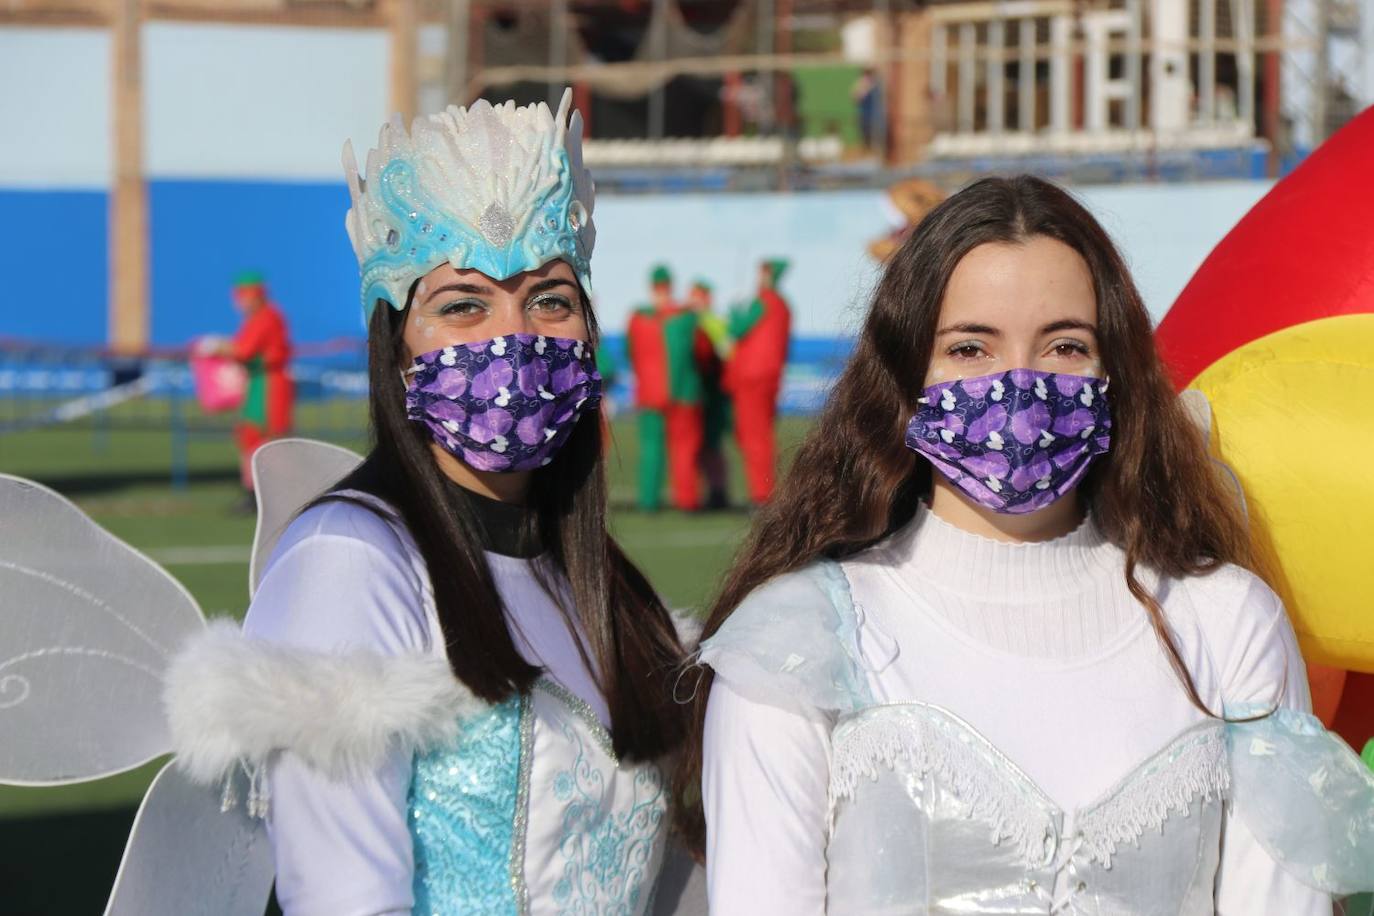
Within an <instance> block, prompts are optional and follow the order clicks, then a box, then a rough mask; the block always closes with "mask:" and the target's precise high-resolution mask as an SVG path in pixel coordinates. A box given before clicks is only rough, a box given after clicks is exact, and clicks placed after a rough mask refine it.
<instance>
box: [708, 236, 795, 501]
mask: <svg viewBox="0 0 1374 916" xmlns="http://www.w3.org/2000/svg"><path fill="white" fill-rule="evenodd" d="M786 270H787V262H786V261H783V260H776V259H774V260H767V261H763V262H762V263H761V264H759V288H758V293H757V294H756V295H755V297H754V299H753V301H752V302H750V303H749V304H748V305H747V306H744V307H742V308H736V309H734V310H733V311H732V313H731V315H730V336H731V337H732V338H733V339H734V341H735V348H734V351H733V353H732V355H731V357H730V361H729V363H727V365H726V369H725V379H724V385H725V390H726V391H727V392H729V394H730V396H731V398H732V399H733V401H734V405H735V438H736V439H737V440H738V442H739V450H740V454H741V455H742V456H743V458H744V473H745V479H746V480H747V482H748V485H749V499H750V501H751V502H753V503H754V504H755V505H762V504H763V503H766V502H767V501H768V499H769V497H771V496H772V495H773V475H774V473H775V471H776V463H777V444H776V433H775V426H776V424H777V418H778V392H779V390H780V389H781V387H782V371H783V367H784V366H785V365H786V363H787V341H788V337H789V335H790V333H791V328H792V313H791V310H790V309H789V308H788V306H787V300H786V299H784V298H783V297H782V294H781V293H780V292H779V291H778V283H779V282H780V281H781V279H782V275H783V273H784V272H785V271H786Z"/></svg>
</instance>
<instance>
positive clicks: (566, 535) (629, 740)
mask: <svg viewBox="0 0 1374 916" xmlns="http://www.w3.org/2000/svg"><path fill="white" fill-rule="evenodd" d="M413 292H414V287H413V286H412V295H413ZM581 300H582V308H583V311H584V314H585V315H586V319H587V327H588V330H589V332H590V334H591V343H592V344H593V346H595V345H596V343H597V337H598V334H597V326H596V317H595V315H594V313H593V312H592V310H591V305H590V302H589V301H588V297H587V296H586V294H585V293H583V294H582V295H581ZM408 312H409V306H407V308H406V309H401V310H398V309H394V308H392V307H391V306H390V305H388V304H386V303H385V302H381V301H379V302H378V303H377V305H376V307H375V308H374V309H373V310H372V316H371V318H370V320H369V322H368V378H369V385H370V388H369V404H368V406H369V413H370V416H371V430H372V449H371V451H370V452H369V453H368V456H367V458H366V459H365V460H364V462H363V464H362V465H361V466H360V467H359V468H358V469H357V470H355V471H354V472H353V473H352V474H350V475H349V476H347V477H345V478H344V479H343V480H342V481H340V482H339V483H338V484H337V485H336V487H335V489H336V490H346V489H355V490H361V491H363V492H365V493H371V494H372V495H374V496H377V497H379V498H380V499H382V500H383V501H385V502H386V503H388V504H390V505H391V506H392V507H394V508H395V509H396V511H397V512H399V513H400V516H401V519H402V520H403V521H404V522H405V525H406V528H407V529H408V530H409V532H410V534H411V536H412V537H413V538H414V540H415V543H416V546H417V547H418V548H419V550H420V554H421V556H422V557H423V559H424V562H425V567H426V570H427V571H428V573H429V578H430V582H431V584H432V586H433V589H434V603H435V606H436V608H437V610H438V616H439V624H440V627H441V628H442V630H443V638H444V641H445V644H446V652H447V655H448V662H449V667H450V668H452V670H453V673H454V676H456V677H457V678H458V680H460V681H461V682H462V683H463V684H464V685H465V686H467V688H468V689H469V690H471V691H472V692H473V693H474V694H476V695H477V696H479V697H481V698H482V699H484V700H487V701H489V702H493V703H494V702H499V701H501V700H503V699H506V698H507V697H509V696H511V695H513V694H515V693H520V692H524V691H527V690H529V689H530V687H531V686H532V685H533V683H534V681H535V679H536V678H538V677H539V675H540V669H539V668H537V667H535V666H534V665H531V664H530V663H529V662H527V661H525V659H524V657H523V656H521V655H520V652H519V651H518V650H517V649H516V646H515V641H514V639H513V638H512V637H511V633H510V630H509V628H508V626H507V623H506V615H505V608H504V606H503V604H502V601H501V596H500V593H499V592H497V590H496V584H495V581H494V580H493V578H492V574H491V570H490V569H489V568H488V566H487V562H486V557H485V556H484V554H483V552H482V542H481V537H480V528H479V523H478V521H477V519H476V517H475V515H474V514H473V512H472V510H471V508H470V507H468V506H467V504H466V501H463V500H454V499H452V498H450V497H449V494H448V492H447V485H446V483H445V479H444V477H443V472H442V471H440V470H439V467H438V464H437V463H436V462H435V460H434V456H433V455H432V454H431V452H430V442H431V441H432V440H431V438H430V434H429V432H428V430H426V428H425V427H424V426H423V425H422V424H419V423H414V422H412V421H410V420H408V419H406V411H405V387H404V385H403V383H402V380H401V372H402V370H404V369H405V368H407V365H408V363H407V361H406V357H405V348H404V346H403V344H402V333H403V331H404V328H405V317H406V315H407V314H408ZM603 442H604V438H603V430H602V417H601V412H600V411H599V410H592V411H589V412H587V413H585V414H583V415H582V417H581V418H580V419H579V420H578V421H577V426H576V427H575V428H574V429H573V432H572V435H571V436H570V437H569V439H568V441H567V443H566V444H565V445H564V446H563V448H562V449H560V450H559V452H558V454H557V455H556V456H555V457H554V459H553V462H552V463H550V464H549V465H548V466H546V467H543V468H540V469H538V470H536V471H534V472H533V477H532V479H531V484H530V492H529V505H530V508H531V510H532V511H531V512H530V513H529V515H528V517H527V525H529V526H531V527H537V529H538V532H537V534H538V537H539V540H540V542H542V543H543V545H544V547H545V549H546V551H547V553H548V556H549V558H550V559H551V561H552V565H553V567H554V568H555V569H556V570H557V571H558V572H559V573H561V574H562V575H563V576H565V577H566V579H567V582H568V585H569V587H570V590H571V593H572V602H571V603H572V608H571V609H570V608H567V607H564V606H563V605H564V602H562V601H558V602H557V603H558V604H559V606H560V608H561V609H562V610H563V613H564V615H565V616H571V615H574V614H575V615H576V617H577V619H578V622H579V623H580V624H581V627H582V630H583V632H585V634H586V636H587V642H588V643H589V648H590V659H588V660H589V661H591V662H593V663H594V665H595V670H596V672H597V674H598V675H599V677H598V686H599V687H600V688H601V691H602V693H603V694H604V696H605V698H606V704H607V706H608V707H609V709H610V713H611V725H612V729H611V731H612V736H613V742H614V747H615V751H616V753H617V755H619V756H621V757H623V758H625V759H629V760H651V759H655V758H658V757H661V756H662V755H664V754H666V753H668V752H671V751H674V750H676V749H677V747H678V746H679V745H680V744H681V742H682V739H683V737H684V736H685V734H686V730H687V713H686V710H684V709H682V707H681V706H680V705H679V704H677V703H675V702H674V701H673V697H672V682H673V679H674V678H675V676H676V673H677V671H678V670H679V668H680V666H681V660H682V656H683V650H682V647H681V644H680V643H679V641H678V637H677V631H676V628H675V627H674V625H673V621H672V618H671V616H670V615H669V614H668V611H667V609H666V608H664V606H663V603H662V602H661V601H660V600H659V598H658V596H657V595H656V594H655V593H654V590H653V588H651V587H650V585H649V582H648V580H647V579H645V577H644V575H643V574H642V573H641V572H640V571H639V569H638V568H637V567H636V566H635V565H634V563H633V562H631V561H630V559H629V558H628V557H627V556H626V555H625V553H624V552H623V551H622V550H621V549H620V546H619V545H618V544H617V543H616V542H615V539H614V538H612V537H611V535H610V533H609V532H608V531H607V529H606V489H607V488H606V475H605V463H604V461H603V460H602V453H603ZM340 499H343V500H347V499H348V497H347V496H346V495H337V494H329V495H326V496H325V497H323V498H322V500H320V501H328V500H340ZM351 501H354V502H357V503H358V504H359V505H363V506H364V507H366V508H369V509H371V508H372V506H371V505H370V504H368V503H364V502H362V501H360V500H351ZM374 511H375V510H374ZM533 533H534V532H533V531H526V532H525V534H526V535H530V534H533ZM536 571H537V570H536ZM541 584H543V585H544V587H545V588H546V590H548V591H549V593H550V595H551V596H553V597H555V598H557V597H558V594H557V589H555V588H553V587H552V585H551V583H549V582H542V583H541ZM584 657H585V654H584Z"/></svg>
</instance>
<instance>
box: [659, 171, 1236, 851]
mask: <svg viewBox="0 0 1374 916" xmlns="http://www.w3.org/2000/svg"><path fill="white" fill-rule="evenodd" d="M1037 236H1046V237H1049V238H1053V239H1057V240H1059V241H1060V242H1063V243H1064V244H1065V245H1068V246H1069V247H1070V248H1072V249H1074V250H1075V251H1076V252H1078V254H1079V255H1080V256H1082V258H1083V260H1084V261H1085V262H1086V263H1087V265H1088V269H1089V271H1090V272H1091V274H1092V278H1093V289H1094V291H1095V293H1096V297H1097V320H1098V330H1097V338H1098V346H1099V350H1100V353H1101V359H1102V366H1103V368H1104V370H1105V371H1106V373H1107V374H1108V376H1109V377H1110V378H1111V381H1112V445H1111V450H1110V451H1109V452H1108V453H1107V454H1105V455H1103V456H1101V457H1100V458H1098V459H1097V460H1096V461H1095V462H1094V464H1093V466H1092V468H1091V470H1090V471H1089V473H1088V474H1087V475H1086V476H1085V478H1084V480H1083V483H1082V484H1081V485H1080V487H1079V493H1080V495H1081V496H1082V497H1083V498H1084V500H1085V503H1086V504H1088V505H1090V506H1091V507H1092V512H1093V517H1094V519H1095V521H1096V523H1097V525H1098V527H1099V528H1100V529H1101V530H1102V532H1103V534H1104V535H1105V536H1106V537H1107V538H1108V539H1109V540H1110V541H1112V542H1113V543H1115V544H1117V545H1118V546H1120V547H1121V548H1122V549H1123V550H1124V551H1125V554H1126V568H1125V575H1126V584H1127V587H1128V588H1129V589H1130V592H1131V594H1132V595H1133V596H1134V597H1135V598H1136V600H1137V601H1139V602H1140V603H1141V604H1142V605H1143V606H1144V608H1145V610H1146V612H1147V613H1148V614H1149V616H1150V622H1151V624H1152V625H1153V627H1154V630H1155V633H1156V635H1157V636H1158V638H1159V642H1160V644H1161V646H1162V647H1163V649H1164V652H1165V654H1166V655H1167V657H1168V659H1169V663H1170V665H1171V666H1172V667H1173V669H1174V672H1175V673H1176V674H1177V676H1178V680H1179V682H1180V684H1181V685H1182V688H1183V690H1184V691H1185V692H1186V693H1187V695H1188V697H1189V699H1190V700H1191V701H1192V703H1193V704H1194V705H1195V706H1197V707H1198V708H1199V709H1201V710H1202V711H1204V712H1207V713H1208V714H1209V715H1211V713H1210V711H1209V710H1207V707H1206V704H1204V703H1203V701H1202V699H1201V697H1200V696H1199V695H1198V691H1197V688H1196V686H1195V685H1194V683H1193V679H1192V677H1191V675H1190V674H1189V672H1188V670H1187V668H1186V667H1185V665H1184V663H1183V659H1182V656H1181V655H1180V654H1179V650H1178V646H1177V645H1176V644H1175V642H1174V640H1173V638H1172V637H1171V635H1170V633H1169V629H1168V627H1167V625H1166V623H1165V620H1164V614H1163V611H1162V609H1161V608H1160V605H1159V602H1158V601H1156V600H1155V598H1154V596H1153V595H1151V594H1150V593H1149V591H1148V590H1147V589H1146V588H1145V586H1144V585H1143V584H1142V583H1141V581H1140V579H1139V578H1138V577H1137V575H1136V573H1137V570H1138V569H1139V567H1140V566H1142V565H1144V566H1146V567H1149V568H1152V569H1155V570H1157V571H1159V572H1160V573H1162V574H1164V575H1167V576H1172V577H1181V576H1191V575H1197V574H1200V573H1205V572H1207V571H1209V570H1211V569H1213V568H1215V567H1217V566H1218V565H1220V564H1222V563H1235V564H1238V565H1241V566H1246V567H1252V566H1253V565H1254V563H1253V557H1252V552H1251V546H1250V539H1249V536H1248V533H1247V531H1246V527H1245V523H1244V520H1243V518H1242V516H1241V514H1240V511H1239V509H1238V507H1237V506H1236V505H1235V501H1234V498H1233V497H1232V496H1231V495H1230V494H1229V493H1228V492H1227V491H1226V490H1225V488H1224V485H1223V484H1222V483H1221V481H1220V479H1219V478H1218V477H1217V475H1216V473H1215V470H1214V466H1213V465H1212V463H1211V461H1210V459H1209V457H1208V455H1207V453H1206V444H1205V442H1204V441H1203V439H1202V436H1201V433H1200V432H1199V431H1198V430H1197V428H1196V427H1195V426H1194V425H1193V423H1192V422H1191V421H1190V420H1189V419H1188V417H1187V416H1186V415H1185V413H1184V411H1183V409H1182V407H1181V406H1180V404H1179V402H1178V398H1177V397H1176V396H1175V394H1174V391H1173V389H1172V387H1171V386H1170V384H1169V380H1168V377H1167V376H1166V374H1165V370H1164V367H1163V365H1162V363H1161V362H1160V359H1159V356H1158V355H1157V354H1156V352H1155V346H1154V336H1153V333H1152V330H1151V325H1150V318H1149V315H1148V314H1147V313H1146V311H1145V306H1144V304H1143V303H1142V301H1141V299H1140V294H1139V293H1138V292H1137V291H1136V288H1135V284H1134V283H1133V282H1132V281H1131V277H1130V273H1129V271H1128V270H1127V268H1126V265H1125V263H1124V262H1123V261H1122V259H1121V255H1120V254H1119V253H1118V252H1117V250H1116V248H1115V246H1114V245H1113V244H1112V241H1111V239H1110V238H1108V236H1107V234H1106V232H1104V231H1103V229H1102V227H1101V226H1100V225H1099V224H1098V222H1097V220H1095V219H1094V218H1093V217H1092V215H1091V214H1090V213H1089V212H1088V211H1087V210H1086V209H1085V208H1084V207H1083V206H1082V205H1081V204H1079V203H1078V202H1077V201H1076V200H1074V198H1073V197H1072V196H1070V195H1069V194H1068V193H1066V192H1065V191H1063V190H1061V189H1060V188H1058V187H1056V186H1055V185H1053V184H1050V183H1049V182H1047V181H1043V180H1041V179H1038V178H1034V177H1031V176H1021V177H1017V178H1010V179H1007V178H986V179H983V180H981V181H978V182H975V183H974V184H972V185H970V186H968V187H967V188H965V189H964V190H962V191H960V192H959V193H957V194H955V195H953V196H951V197H950V198H949V199H948V200H946V201H944V202H943V203H941V204H940V205H939V206H937V207H936V208H935V209H933V210H932V211H931V212H930V213H929V214H927V215H926V217H925V218H924V219H923V220H922V221H921V222H920V224H919V225H918V226H917V227H916V229H915V231H914V232H912V234H911V235H910V236H909V237H908V238H907V240H906V241H905V242H904V243H903V244H902V247H901V248H900V249H898V251H897V252H896V253H895V254H894V255H893V256H892V258H891V260H890V261H889V262H888V265H887V267H886V269H885V270H884V272H883V275H882V279H881V280H880V281H879V283H878V286H877V289H876V290H875V291H874V295H873V301H872V304H871V306H870V308H869V311H868V315H867V317H866V319H865V321H864V324H863V328H862V330H861V331H860V332H859V338H858V341H857V342H856V345H855V348H854V352H853V354H852V355H851V356H850V358H849V362H848V363H847V364H846V366H845V368H844V371H843V372H842V373H841V374H840V376H839V378H838V379H837V380H836V382H835V386H834V388H833V389H832V391H831V393H830V397H829V399H828V400H827V402H826V405H825V408H824V409H823V410H822V412H821V414H820V417H819V418H818V420H817V421H816V423H815V424H814V425H813V426H812V428H811V430H810V432H809V433H808V434H807V436H806V438H805V440H804V441H803V442H802V444H801V446H800V447H799V448H798V450H797V454H796V457H795V459H794V460H793V462H792V465H791V467H790V469H789V470H788V472H787V474H786V476H785V477H784V478H783V480H782V482H781V484H780V485H779V487H778V491H777V493H776V495H775V496H774V499H773V501H772V502H771V503H769V504H768V505H767V506H766V507H764V508H763V509H761V510H760V511H759V513H758V515H757V516H756V517H755V520H754V524H753V527H752V529H751V530H750V532H749V534H748V536H747V538H746V540H745V542H744V546H743V547H742V549H741V550H740V552H739V553H738V555H737V556H736V557H735V563H734V566H733V567H732V568H731V570H730V572H729V573H728V574H727V575H726V577H725V581H724V584H723V585H722V588H721V591H720V594H719V596H718V597H717V599H716V601H715V604H714V605H713V607H712V609H711V614H710V617H709V618H708V619H707V621H706V625H705V628H704V630H703V638H705V637H707V636H710V635H711V634H713V633H715V632H716V630H718V629H719V628H720V626H721V624H723V623H724V622H725V620H726V619H727V618H728V617H729V616H730V614H731V612H732V611H733V610H734V608H735V607H737V606H738V605H739V603H740V602H741V601H742V600H743V599H744V597H745V596H746V595H748V594H749V593H750V592H751V591H753V590H754V589H755V588H757V587H758V586H760V585H762V584H763V583H764V582H766V581H767V580H769V579H771V578H773V577H774V576H777V575H780V574H782V573H786V572H791V571H793V570H796V569H800V568H801V567H803V566H806V565H807V564H810V563H813V562H815V561H817V560H820V559H822V558H828V559H841V558H844V557H848V556H851V555H853V554H855V553H857V552H859V551H861V550H863V549H865V548H866V547H869V546H871V545H873V544H875V543H877V542H878V541H880V540H882V539H883V538H884V537H886V536H888V535H889V534H891V533H892V532H894V531H896V530H897V529H898V528H901V527H902V526H903V525H905V524H906V523H907V522H909V521H910V520H911V519H912V517H913V515H914V514H915V512H916V508H917V503H918V501H919V500H920V499H921V498H923V497H924V496H926V495H927V494H928V493H929V492H930V486H931V468H930V464H929V463H928V462H927V461H925V460H924V459H920V458H918V456H917V455H916V454H915V453H913V452H912V451H911V450H910V449H908V448H907V447H906V445H905V444H904V434H905V430H906V425H907V422H908V421H909V420H910V418H911V416H912V414H913V413H915V410H916V406H917V405H916V404H915V399H916V398H917V397H919V396H920V393H921V389H922V387H923V383H924V379H925V374H926V370H927V367H928V366H929V364H930V359H931V352H932V348H933V346H934V339H935V329H936V324H937V321H938V319H939V315H940V305H941V302H942V300H943V298H944V293H945V287H946V285H947V284H948V282H949V278H950V275H951V274H952V273H953V272H954V268H955V265H957V264H958V263H959V261H960V260H961V259H962V258H963V257H964V255H966V254H968V253H969V252H970V251H972V250H973V249H974V248H976V247H978V246H979V245H985V244H988V243H994V242H1000V243H1011V244H1015V243H1020V242H1024V241H1026V240H1028V239H1031V238H1034V237H1037ZM710 685H711V672H710V671H709V670H705V669H703V670H701V671H700V680H699V681H698V682H697V686H696V691H695V693H694V698H693V707H694V708H693V723H692V729H693V731H692V737H691V740H690V741H689V743H688V747H687V750H686V752H685V754H684V758H683V761H682V766H681V768H680V770H679V774H678V782H677V789H678V800H679V804H680V805H681V809H680V811H679V819H680V825H681V828H682V831H683V833H684V834H685V836H686V837H687V839H688V842H689V843H690V844H691V845H692V846H693V847H694V850H695V852H696V853H697V854H698V855H701V853H702V850H703V848H704V844H705V823H704V820H703V817H702V811H701V805H700V801H699V795H698V794H697V793H698V792H699V781H700V775H701V736H702V726H703V723H704V720H705V713H706V698H707V694H708V693H709V691H710Z"/></svg>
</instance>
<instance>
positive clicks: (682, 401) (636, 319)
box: [628, 265, 715, 512]
mask: <svg viewBox="0 0 1374 916" xmlns="http://www.w3.org/2000/svg"><path fill="white" fill-rule="evenodd" d="M650 289H651V294H652V300H651V302H650V304H649V305H648V306H645V307H642V308H639V309H637V310H636V311H635V313H634V314H633V315H632V316H631V318H630V326H629V332H628V347H629V354H630V364H631V366H632V367H633V369H634V374H635V404H636V406H637V407H638V409H639V507H640V509H642V510H644V511H647V512H652V511H655V510H657V509H658V507H659V501H660V499H661V495H660V491H661V490H662V487H663V477H664V471H665V470H666V471H667V472H668V476H669V479H670V482H671V487H670V489H671V492H672V502H673V506H674V507H675V508H677V509H681V510H682V511H684V512H693V511H696V510H697V509H699V508H701V470H700V468H699V466H698V464H697V459H698V456H699V455H700V453H701V447H702V441H703V429H702V397H703V389H702V371H703V367H704V366H705V365H707V364H708V363H709V362H710V361H711V360H714V359H715V351H714V349H713V348H712V346H711V341H710V339H709V338H708V337H707V336H706V333H705V331H703V330H702V329H701V326H700V323H699V321H698V316H697V313H696V312H695V311H694V310H692V309H690V308H685V307H683V306H681V305H679V304H678V303H677V302H675V301H674V300H673V296H672V275H671V274H670V273H669V271H668V268H667V267H664V266H662V265H659V266H657V267H655V268H654V271H653V273H652V275H651V276H650ZM665 446H666V454H665Z"/></svg>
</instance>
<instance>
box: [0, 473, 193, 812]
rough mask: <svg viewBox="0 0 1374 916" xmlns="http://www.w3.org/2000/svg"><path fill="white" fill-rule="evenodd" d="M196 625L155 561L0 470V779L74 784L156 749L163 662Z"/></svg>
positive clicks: (162, 745)
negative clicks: (1, 472) (0, 472)
mask: <svg viewBox="0 0 1374 916" xmlns="http://www.w3.org/2000/svg"><path fill="white" fill-rule="evenodd" d="M204 629H205V619H204V617H203V616H202V615H201V612H200V608H199V606H197V604H196V601H195V599H194V598H192V597H191V595H190V593H189V592H187V591H186V589H185V588H183V587H182V585H181V584H180V583H179V582H177V581H176V580H175V579H173V578H172V577H171V576H170V575H168V574H167V572H166V571H165V570H163V569H162V567H160V566H158V565H157V564H156V563H154V562H153V561H152V560H150V559H148V558H147V557H145V556H144V555H143V554H141V553H139V552H138V551H137V550H134V549H133V548H132V547H130V546H129V545H127V544H125V543H124V542H123V541H121V540H119V539H118V538H116V537H114V536H113V535H112V534H110V533H109V532H108V531H106V530H105V529H103V528H101V527H100V526H99V525H97V524H96V523H95V522H93V521H91V520H90V519H89V518H87V517H86V516H85V515H84V514H83V513H82V512H81V510H80V509H78V508H77V507H76V506H74V505H73V504H72V503H71V502H70V501H68V500H67V499H66V498H65V497H63V496H61V495H59V494H57V493H55V492H53V491H52V490H50V489H48V488H47V487H44V486H42V485H40V484H36V483H33V482H32V481H28V480H24V479H22V478H19V477H12V476H9V475H6V474H0V783H9V784H11V785H58V784H62V783H69V782H82V781H85V780H89V779H97V778H99V777H101V776H107V775H110V774H112V773H118V772H122V771H124V770H127V769H130V768H132V767H135V766H138V765H140V764H143V763H146V762H147V761H149V760H152V759H153V758H155V757H157V756H158V755H160V754H165V753H167V752H168V751H169V750H170V749H171V741H170V739H169V737H168V733H167V725H166V718H165V716H164V715H163V712H162V676H163V672H164V671H165V670H166V668H167V664H168V662H169V660H170V657H171V656H172V654H173V653H174V652H175V651H176V650H177V648H178V646H179V645H180V644H181V643H182V642H183V641H184V640H185V639H186V638H188V637H189V636H192V635H194V634H196V633H198V632H201V631H203V630H204Z"/></svg>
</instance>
